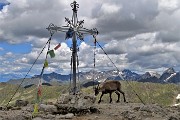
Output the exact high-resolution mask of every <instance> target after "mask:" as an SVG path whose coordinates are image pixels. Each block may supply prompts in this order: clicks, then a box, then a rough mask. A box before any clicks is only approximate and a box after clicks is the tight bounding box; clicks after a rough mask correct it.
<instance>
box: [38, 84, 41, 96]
mask: <svg viewBox="0 0 180 120" xmlns="http://www.w3.org/2000/svg"><path fill="white" fill-rule="evenodd" d="M38 96H39V97H40V96H41V85H39V86H38Z"/></svg>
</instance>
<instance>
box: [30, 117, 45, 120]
mask: <svg viewBox="0 0 180 120" xmlns="http://www.w3.org/2000/svg"><path fill="white" fill-rule="evenodd" d="M32 120H43V119H42V118H40V117H36V118H33V119H32Z"/></svg>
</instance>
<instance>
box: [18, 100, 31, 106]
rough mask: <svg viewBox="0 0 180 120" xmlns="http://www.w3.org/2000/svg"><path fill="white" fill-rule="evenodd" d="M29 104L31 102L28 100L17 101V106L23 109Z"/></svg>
mask: <svg viewBox="0 0 180 120" xmlns="http://www.w3.org/2000/svg"><path fill="white" fill-rule="evenodd" d="M27 104H29V102H28V101H26V100H16V103H15V106H16V107H23V106H27Z"/></svg>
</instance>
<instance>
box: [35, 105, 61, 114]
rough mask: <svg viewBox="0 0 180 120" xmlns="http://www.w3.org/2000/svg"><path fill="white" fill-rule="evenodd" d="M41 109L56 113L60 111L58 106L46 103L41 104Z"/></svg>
mask: <svg viewBox="0 0 180 120" xmlns="http://www.w3.org/2000/svg"><path fill="white" fill-rule="evenodd" d="M39 110H40V111H44V112H49V113H56V112H57V111H58V110H57V107H56V106H54V105H45V104H40V106H39Z"/></svg>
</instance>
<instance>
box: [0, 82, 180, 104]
mask: <svg viewBox="0 0 180 120" xmlns="http://www.w3.org/2000/svg"><path fill="white" fill-rule="evenodd" d="M121 83H122V90H123V91H124V92H125V93H126V98H127V101H128V102H133V103H138V102H140V100H139V99H138V97H137V96H136V94H135V93H134V91H133V90H132V88H133V89H134V90H135V91H136V93H137V94H138V95H139V96H140V97H141V98H142V100H143V101H144V102H145V103H156V104H159V105H163V106H167V105H172V104H173V103H174V102H175V97H176V96H177V94H179V93H180V87H179V86H178V85H175V84H157V83H140V82H129V84H130V85H131V86H130V85H129V84H128V83H127V82H126V81H122V82H121ZM17 87H18V86H17V85H10V84H4V83H3V84H2V83H0V106H4V105H6V104H7V103H8V101H9V100H10V98H11V97H12V95H13V94H14V92H15V90H16V89H17ZM66 92H68V84H67V85H61V86H42V102H44V103H46V102H54V103H55V102H56V100H57V99H58V97H59V96H60V95H61V94H62V93H66ZM82 92H83V93H86V94H93V95H94V92H93V88H92V87H88V88H83V89H82ZM36 95H37V86H32V87H30V88H27V89H25V88H20V89H19V90H18V92H17V93H16V95H15V96H14V97H13V99H12V101H11V102H10V104H14V102H15V101H16V100H18V99H22V100H28V101H29V102H30V103H35V101H36ZM99 97H100V94H99V95H98V96H97V99H99ZM122 98H123V97H122V95H121V102H123V99H122ZM102 100H103V102H107V103H108V102H109V95H104V96H103V99H102ZM116 100H117V95H116V94H115V93H113V102H115V101H116Z"/></svg>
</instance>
